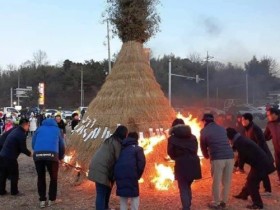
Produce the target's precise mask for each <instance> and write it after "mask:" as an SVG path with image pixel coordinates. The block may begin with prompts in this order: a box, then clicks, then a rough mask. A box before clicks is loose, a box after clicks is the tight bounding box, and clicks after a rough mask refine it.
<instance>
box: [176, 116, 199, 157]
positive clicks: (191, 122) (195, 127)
mask: <svg viewBox="0 0 280 210" xmlns="http://www.w3.org/2000/svg"><path fill="white" fill-rule="evenodd" d="M177 118H180V119H182V120H184V122H185V124H186V125H188V126H190V127H191V130H192V134H193V135H195V136H196V138H197V139H198V140H199V139H200V131H201V129H202V124H201V122H199V120H198V119H197V118H193V117H192V115H189V117H184V116H183V115H182V114H181V113H178V114H177ZM198 147H199V148H198V156H199V157H200V158H203V154H202V152H201V149H200V145H199V144H198Z"/></svg>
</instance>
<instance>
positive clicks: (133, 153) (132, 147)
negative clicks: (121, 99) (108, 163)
mask: <svg viewBox="0 0 280 210" xmlns="http://www.w3.org/2000/svg"><path fill="white" fill-rule="evenodd" d="M138 138H139V136H138V134H137V133H136V132H132V133H129V134H128V137H127V138H126V139H125V140H124V141H123V143H122V150H121V153H120V156H119V159H118V160H117V162H116V165H115V171H114V176H115V179H116V184H117V196H120V210H127V209H128V199H129V198H130V199H131V210H137V209H138V208H139V185H138V180H139V179H140V178H141V176H142V174H143V172H144V168H145V165H146V158H145V155H144V151H143V148H142V147H140V146H138Z"/></svg>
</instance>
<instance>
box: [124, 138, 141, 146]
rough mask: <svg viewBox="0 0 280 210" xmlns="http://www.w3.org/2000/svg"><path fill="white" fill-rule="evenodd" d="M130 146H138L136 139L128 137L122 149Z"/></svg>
mask: <svg viewBox="0 0 280 210" xmlns="http://www.w3.org/2000/svg"><path fill="white" fill-rule="evenodd" d="M130 145H138V141H137V139H135V138H131V137H127V138H126V139H124V140H123V142H122V147H127V146H130Z"/></svg>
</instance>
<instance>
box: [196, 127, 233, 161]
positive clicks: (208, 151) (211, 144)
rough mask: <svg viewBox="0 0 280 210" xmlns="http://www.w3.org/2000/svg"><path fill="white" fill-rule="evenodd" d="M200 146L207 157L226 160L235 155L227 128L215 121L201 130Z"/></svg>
mask: <svg viewBox="0 0 280 210" xmlns="http://www.w3.org/2000/svg"><path fill="white" fill-rule="evenodd" d="M200 147H201V151H202V153H203V156H204V157H205V158H206V159H209V158H210V160H225V159H233V157H234V154H233V150H232V148H231V146H230V144H229V141H228V138H227V134H226V130H225V129H224V128H223V127H221V126H219V125H217V124H216V123H215V122H212V123H209V124H208V125H206V126H205V127H204V128H203V129H202V130H201V135H200Z"/></svg>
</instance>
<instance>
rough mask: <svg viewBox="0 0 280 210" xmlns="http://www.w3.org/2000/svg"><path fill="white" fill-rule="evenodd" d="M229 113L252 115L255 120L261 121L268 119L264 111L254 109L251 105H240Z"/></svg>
mask: <svg viewBox="0 0 280 210" xmlns="http://www.w3.org/2000/svg"><path fill="white" fill-rule="evenodd" d="M228 112H229V113H231V114H236V115H237V114H241V115H243V114H245V113H251V114H252V115H253V116H254V118H258V119H260V120H264V119H265V118H266V113H265V112H264V111H263V110H260V109H258V108H256V107H253V106H251V105H246V104H245V105H238V106H233V107H231V108H229V111H228Z"/></svg>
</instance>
